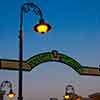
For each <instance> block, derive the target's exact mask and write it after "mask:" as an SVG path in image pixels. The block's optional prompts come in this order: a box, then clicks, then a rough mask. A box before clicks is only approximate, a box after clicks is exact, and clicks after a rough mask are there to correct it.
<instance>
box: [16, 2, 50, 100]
mask: <svg viewBox="0 0 100 100" xmlns="http://www.w3.org/2000/svg"><path fill="white" fill-rule="evenodd" d="M29 11H32V12H34V13H35V14H36V15H38V16H39V17H40V19H39V23H38V24H37V25H35V27H34V30H35V31H36V32H39V33H41V34H44V33H46V32H48V31H49V30H50V29H51V26H50V25H49V24H47V23H45V21H44V18H43V14H42V11H41V9H40V8H39V7H38V6H37V5H35V4H34V3H24V4H23V5H22V6H21V12H20V31H19V89H18V100H22V99H23V96H22V81H23V70H22V67H23V13H28V12H29Z"/></svg>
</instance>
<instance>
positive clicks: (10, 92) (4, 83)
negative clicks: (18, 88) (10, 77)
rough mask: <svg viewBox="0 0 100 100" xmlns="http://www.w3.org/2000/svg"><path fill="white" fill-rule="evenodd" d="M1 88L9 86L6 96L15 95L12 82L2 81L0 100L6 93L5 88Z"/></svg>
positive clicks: (12, 96) (11, 96)
mask: <svg viewBox="0 0 100 100" xmlns="http://www.w3.org/2000/svg"><path fill="white" fill-rule="evenodd" d="M3 88H9V89H10V90H9V93H8V94H7V96H8V97H9V98H14V96H15V95H16V94H15V93H14V92H13V90H12V83H11V82H10V81H3V82H2V83H1V85H0V92H1V93H0V96H1V100H3V95H4V94H5V93H6V90H3Z"/></svg>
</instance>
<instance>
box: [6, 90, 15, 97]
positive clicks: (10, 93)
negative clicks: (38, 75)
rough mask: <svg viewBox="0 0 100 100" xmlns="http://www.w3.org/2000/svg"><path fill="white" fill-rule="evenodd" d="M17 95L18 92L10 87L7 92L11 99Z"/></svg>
mask: <svg viewBox="0 0 100 100" xmlns="http://www.w3.org/2000/svg"><path fill="white" fill-rule="evenodd" d="M15 95H16V94H15V93H14V92H13V91H12V89H10V91H9V93H8V94H7V96H8V97H9V98H10V99H12V98H14V97H15Z"/></svg>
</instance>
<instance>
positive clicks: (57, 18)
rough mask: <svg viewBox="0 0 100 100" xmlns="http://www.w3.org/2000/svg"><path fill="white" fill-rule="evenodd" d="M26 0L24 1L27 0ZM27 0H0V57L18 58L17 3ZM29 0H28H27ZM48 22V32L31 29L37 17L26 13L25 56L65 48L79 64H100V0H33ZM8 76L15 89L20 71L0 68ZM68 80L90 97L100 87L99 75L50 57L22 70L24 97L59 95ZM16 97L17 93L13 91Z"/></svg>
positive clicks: (1, 76)
mask: <svg viewBox="0 0 100 100" xmlns="http://www.w3.org/2000/svg"><path fill="white" fill-rule="evenodd" d="M27 1H28V0H27ZM27 1H25V0H8V1H4V0H0V58H4V59H18V32H19V17H20V16H19V15H20V7H21V5H22V4H23V3H25V2H27ZM31 1H32V0H31ZM34 2H35V4H37V5H38V6H39V7H40V8H41V10H42V12H43V15H44V18H45V21H46V22H48V23H50V24H51V25H52V30H51V31H50V32H49V33H47V34H46V35H41V34H39V33H35V32H34V31H32V28H33V26H34V25H35V24H36V23H38V19H39V17H38V16H36V15H35V14H34V13H33V14H25V16H24V30H23V31H24V59H25V60H26V59H28V58H29V57H30V56H33V55H35V54H38V53H42V52H46V51H51V50H53V49H56V50H58V51H59V52H61V53H64V54H66V55H68V56H70V57H72V58H74V59H75V60H77V61H79V62H80V63H81V64H82V65H88V66H95V67H98V66H99V64H100V60H99V59H100V55H99V52H100V45H99V43H100V6H99V5H100V1H99V0H34ZM2 80H11V81H12V82H13V83H14V84H15V85H16V86H15V91H16V92H17V90H18V87H17V86H18V73H17V72H14V71H6V70H5V71H4V70H1V71H0V81H2ZM68 84H72V85H73V86H74V87H75V89H76V93H78V94H79V95H82V96H88V95H89V94H91V93H94V92H99V91H100V88H99V87H100V86H99V84H100V78H99V77H93V76H80V75H79V74H78V73H76V72H75V71H74V70H73V69H71V68H70V67H69V66H67V65H64V64H61V63H56V62H49V63H44V64H41V65H39V66H37V67H36V68H35V69H33V70H32V71H31V72H24V80H23V88H24V89H23V96H24V99H25V100H27V99H30V100H33V99H35V100H39V99H41V100H47V99H49V97H57V98H59V99H61V98H62V96H63V95H64V88H65V86H66V85H68ZM16 99H17V96H16Z"/></svg>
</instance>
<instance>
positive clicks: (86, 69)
mask: <svg viewBox="0 0 100 100" xmlns="http://www.w3.org/2000/svg"><path fill="white" fill-rule="evenodd" d="M49 61H55V62H61V63H64V64H66V65H68V66H70V67H71V68H73V69H74V70H75V71H76V72H78V73H79V74H80V75H94V76H100V68H97V67H90V66H82V65H81V64H80V63H79V62H77V61H76V60H75V59H73V58H71V57H69V56H67V55H65V54H62V53H59V52H58V51H56V50H52V52H45V53H40V54H37V55H35V56H32V57H30V58H29V59H27V60H26V61H23V67H22V70H23V71H31V70H32V69H33V68H34V67H36V66H37V65H39V64H42V63H45V62H49ZM0 69H4V70H15V71H18V70H19V61H18V60H10V59H0Z"/></svg>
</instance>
